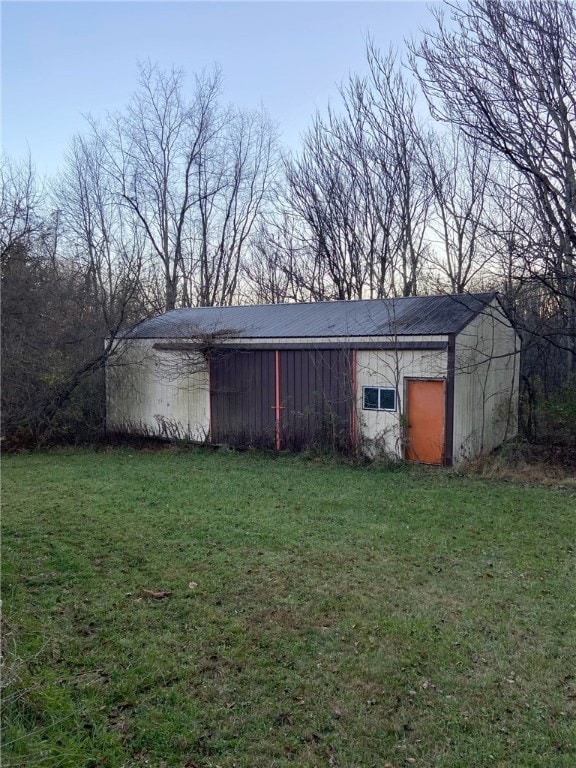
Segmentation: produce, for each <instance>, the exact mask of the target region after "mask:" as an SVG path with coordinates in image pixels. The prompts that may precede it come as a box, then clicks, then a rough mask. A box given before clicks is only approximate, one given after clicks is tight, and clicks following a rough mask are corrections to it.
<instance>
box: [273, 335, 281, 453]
mask: <svg viewBox="0 0 576 768" xmlns="http://www.w3.org/2000/svg"><path fill="white" fill-rule="evenodd" d="M274 378H275V382H274V384H275V399H274V412H275V416H276V418H275V422H276V430H275V432H276V434H275V447H276V450H277V451H279V450H280V448H281V447H282V441H281V435H280V428H281V424H280V408H281V406H280V350H279V349H277V350H275V352H274Z"/></svg>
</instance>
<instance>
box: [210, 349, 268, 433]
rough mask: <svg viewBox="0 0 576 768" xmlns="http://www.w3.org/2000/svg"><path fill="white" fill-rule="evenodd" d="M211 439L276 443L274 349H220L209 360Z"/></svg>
mask: <svg viewBox="0 0 576 768" xmlns="http://www.w3.org/2000/svg"><path fill="white" fill-rule="evenodd" d="M210 405H211V440H212V442H215V443H230V444H231V445H237V446H254V447H273V446H274V429H275V413H274V352H273V351H268V350H255V351H238V350H226V351H224V350H219V351H217V352H214V353H213V354H212V356H211V360H210Z"/></svg>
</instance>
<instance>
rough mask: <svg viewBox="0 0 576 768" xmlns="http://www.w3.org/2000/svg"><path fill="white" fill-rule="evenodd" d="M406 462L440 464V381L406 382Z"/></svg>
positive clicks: (441, 417) (441, 397)
mask: <svg viewBox="0 0 576 768" xmlns="http://www.w3.org/2000/svg"><path fill="white" fill-rule="evenodd" d="M406 417H407V422H408V433H407V438H408V440H407V443H406V458H407V459H408V460H409V461H421V462H424V463H425V464H441V463H442V457H443V454H444V381H442V380H438V379H436V380H427V381H418V380H416V379H412V380H410V379H409V380H407V382H406Z"/></svg>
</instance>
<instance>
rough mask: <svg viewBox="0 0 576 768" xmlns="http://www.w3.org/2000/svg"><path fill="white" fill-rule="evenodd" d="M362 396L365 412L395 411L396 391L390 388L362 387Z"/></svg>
mask: <svg viewBox="0 0 576 768" xmlns="http://www.w3.org/2000/svg"><path fill="white" fill-rule="evenodd" d="M363 395H364V398H363V402H364V405H363V408H364V409H365V410H368V411H395V410H396V390H395V389H393V388H392V387H363Z"/></svg>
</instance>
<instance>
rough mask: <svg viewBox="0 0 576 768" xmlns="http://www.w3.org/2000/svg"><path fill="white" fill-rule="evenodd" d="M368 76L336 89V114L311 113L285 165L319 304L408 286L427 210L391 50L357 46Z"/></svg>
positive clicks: (413, 130)
mask: <svg viewBox="0 0 576 768" xmlns="http://www.w3.org/2000/svg"><path fill="white" fill-rule="evenodd" d="M367 58H368V64H369V70H370V73H369V75H368V76H367V77H366V78H359V77H351V78H350V80H349V81H348V83H347V84H346V85H345V86H343V87H342V88H341V91H340V93H341V100H342V109H341V111H340V113H336V112H335V111H334V110H333V109H329V110H328V113H327V116H326V117H325V118H324V117H321V116H320V115H317V116H316V118H315V120H314V123H313V126H312V128H311V129H310V130H309V131H308V133H307V134H306V136H305V137H304V145H303V150H302V152H301V154H300V155H299V156H298V157H297V158H295V159H293V160H291V161H289V162H288V163H287V164H286V175H287V181H288V189H289V198H290V203H291V206H292V210H293V211H294V213H295V215H297V216H299V217H300V218H301V219H302V221H303V222H305V225H306V227H307V228H308V231H309V233H310V242H309V250H310V257H311V258H314V259H316V260H318V261H319V262H321V263H322V264H324V265H325V271H326V276H327V278H328V282H327V284H326V289H325V290H326V298H339V299H350V298H361V297H363V296H371V297H374V296H386V295H389V294H398V293H399V294H401V295H404V296H409V295H411V294H415V293H416V292H417V290H418V279H419V276H420V272H421V269H422V265H423V259H424V257H425V255H426V251H427V244H426V240H425V235H426V225H427V220H428V216H429V211H430V204H431V190H430V183H429V178H428V167H427V164H426V163H425V162H424V161H423V157H422V147H423V145H424V144H425V137H424V133H423V131H422V129H421V128H420V126H419V123H418V119H417V115H416V108H415V103H416V96H415V92H414V89H413V88H412V87H411V86H410V85H409V84H408V83H407V82H406V80H405V78H404V76H403V74H402V72H401V71H400V67H399V65H398V63H397V59H396V56H395V54H394V53H393V52H392V51H391V52H389V53H388V54H387V55H386V56H383V55H382V54H381V53H380V52H379V51H378V50H377V49H376V48H375V47H374V45H373V44H371V43H370V44H369V45H368V48H367Z"/></svg>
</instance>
